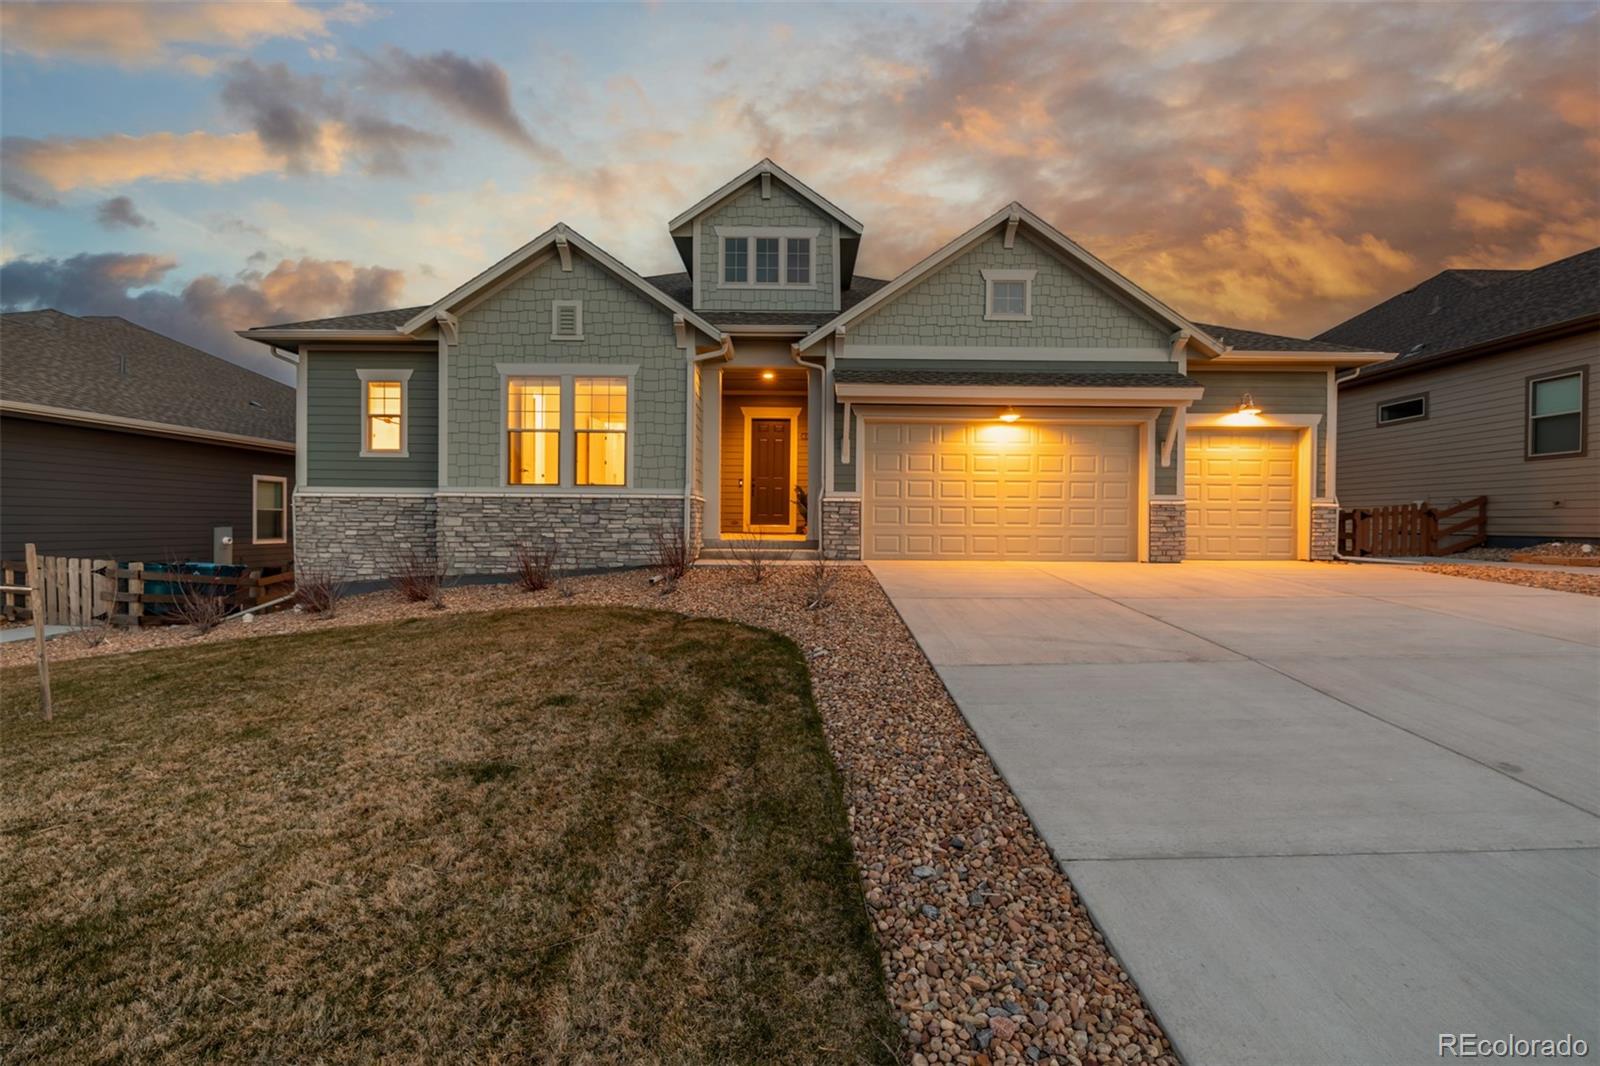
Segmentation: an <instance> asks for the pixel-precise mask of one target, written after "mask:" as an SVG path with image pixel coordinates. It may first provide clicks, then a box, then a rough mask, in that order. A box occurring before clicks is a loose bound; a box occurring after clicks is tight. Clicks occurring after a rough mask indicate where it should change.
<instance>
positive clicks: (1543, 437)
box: [1528, 370, 1587, 459]
mask: <svg viewBox="0 0 1600 1066" xmlns="http://www.w3.org/2000/svg"><path fill="white" fill-rule="evenodd" d="M1586 376H1587V375H1586V374H1585V372H1584V371H1583V370H1572V371H1567V372H1564V373H1561V374H1552V375H1551V376H1549V377H1543V378H1530V379H1529V380H1528V458H1530V459H1542V458H1545V457H1548V456H1558V455H1582V454H1584V452H1585V450H1586V449H1585V448H1584V425H1583V423H1584V417H1583V416H1584V402H1583V399H1584V395H1583V394H1584V379H1585V377H1586Z"/></svg>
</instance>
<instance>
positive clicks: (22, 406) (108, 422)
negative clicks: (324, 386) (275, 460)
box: [0, 400, 295, 455]
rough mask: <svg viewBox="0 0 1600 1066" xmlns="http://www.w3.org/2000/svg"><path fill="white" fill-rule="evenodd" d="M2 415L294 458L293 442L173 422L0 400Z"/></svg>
mask: <svg viewBox="0 0 1600 1066" xmlns="http://www.w3.org/2000/svg"><path fill="white" fill-rule="evenodd" d="M0 413H4V414H8V415H19V416H22V417H26V418H38V419H43V420H45V421H50V422H71V423H73V424H74V425H83V426H95V427H97V428H100V429H120V430H125V431H126V432H129V433H141V434H144V435H146V436H151V437H174V438H178V439H181V440H197V441H203V442H205V443H207V444H228V445H232V446H234V447H238V448H254V449H256V450H258V451H264V452H281V453H283V454H284V455H293V454H294V450H295V449H294V442H293V441H286V440H273V439H272V438H270V437H250V436H246V435H244V434H243V433H225V432H223V431H221V430H214V429H196V428H195V427H193V426H179V425H174V424H173V423H171V422H151V421H147V420H146V419H143V418H124V417H122V416H121V415H103V414H99V413H97V412H94V411H76V410H73V409H72V408H70V407H51V406H49V405H47V404H42V403H19V402H17V401H15V400H0Z"/></svg>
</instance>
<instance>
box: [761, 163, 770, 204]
mask: <svg viewBox="0 0 1600 1066" xmlns="http://www.w3.org/2000/svg"><path fill="white" fill-rule="evenodd" d="M761 198H762V199H763V200H770V199H772V171H770V170H763V171H762V172H761Z"/></svg>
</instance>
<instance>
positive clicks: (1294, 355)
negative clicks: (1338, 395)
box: [1194, 351, 1394, 370]
mask: <svg viewBox="0 0 1600 1066" xmlns="http://www.w3.org/2000/svg"><path fill="white" fill-rule="evenodd" d="M1393 358H1394V353H1393V352H1241V351H1228V352H1225V353H1223V354H1222V355H1219V356H1217V357H1216V358H1215V359H1208V360H1206V361H1205V362H1204V363H1201V364H1199V365H1198V366H1196V367H1194V369H1195V370H1211V369H1222V368H1225V367H1260V366H1262V365H1263V364H1274V365H1288V366H1294V367H1304V368H1306V369H1311V370H1314V369H1318V368H1321V367H1330V366H1335V367H1342V366H1372V365H1373V364H1374V363H1387V362H1388V361H1389V360H1391V359H1393Z"/></svg>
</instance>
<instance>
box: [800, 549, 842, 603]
mask: <svg viewBox="0 0 1600 1066" xmlns="http://www.w3.org/2000/svg"><path fill="white" fill-rule="evenodd" d="M838 583H839V568H838V567H837V566H834V565H833V564H832V563H830V562H828V560H827V559H826V558H825V557H824V556H823V555H822V553H821V552H818V553H817V557H816V558H815V559H813V560H811V562H810V563H809V564H808V565H807V566H806V610H808V611H816V610H820V609H821V608H823V607H826V606H827V605H828V602H829V598H830V597H831V596H832V595H833V587H834V586H835V585H837V584H838Z"/></svg>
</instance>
